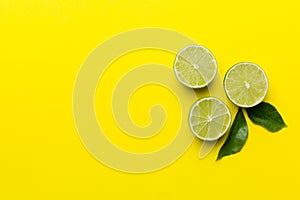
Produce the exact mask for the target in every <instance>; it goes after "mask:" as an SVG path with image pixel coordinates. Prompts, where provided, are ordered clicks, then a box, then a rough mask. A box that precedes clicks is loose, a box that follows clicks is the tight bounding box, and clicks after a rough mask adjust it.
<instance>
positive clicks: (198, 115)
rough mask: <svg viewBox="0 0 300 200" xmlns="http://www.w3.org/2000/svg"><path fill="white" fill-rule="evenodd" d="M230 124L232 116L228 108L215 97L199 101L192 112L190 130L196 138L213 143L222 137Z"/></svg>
mask: <svg viewBox="0 0 300 200" xmlns="http://www.w3.org/2000/svg"><path fill="white" fill-rule="evenodd" d="M230 123H231V114H230V111H229V109H228V107H227V106H226V104H225V103H224V102H223V101H221V100H220V99H218V98H215V97H205V98H202V99H199V100H198V101H196V102H195V103H194V105H193V106H192V108H191V110H190V115H189V125H190V129H191V131H192V132H193V134H194V135H195V136H196V137H198V138H200V139H202V140H204V141H213V140H217V139H219V138H220V137H222V136H223V135H224V134H225V133H226V131H227V130H228V128H229V125H230Z"/></svg>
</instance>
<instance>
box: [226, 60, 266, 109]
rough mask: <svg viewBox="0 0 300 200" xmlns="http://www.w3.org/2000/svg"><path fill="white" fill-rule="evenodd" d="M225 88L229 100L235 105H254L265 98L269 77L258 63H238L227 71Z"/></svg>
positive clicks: (246, 106) (245, 106)
mask: <svg viewBox="0 0 300 200" xmlns="http://www.w3.org/2000/svg"><path fill="white" fill-rule="evenodd" d="M247 84H248V85H247ZM247 86H248V87H250V86H251V89H247ZM224 89H225V93H226V95H227V97H228V98H229V100H230V101H231V102H232V103H234V104H235V105H237V106H239V107H244V108H248V107H253V106H256V105H257V104H259V103H260V102H262V101H263V100H264V98H265V96H266V94H267V91H268V79H267V76H266V73H265V72H264V70H263V69H262V68H260V67H259V66H258V65H257V64H255V63H251V62H242V63H237V64H236V65H234V66H232V67H231V68H230V69H229V70H228V72H227V73H226V75H225V78H224Z"/></svg>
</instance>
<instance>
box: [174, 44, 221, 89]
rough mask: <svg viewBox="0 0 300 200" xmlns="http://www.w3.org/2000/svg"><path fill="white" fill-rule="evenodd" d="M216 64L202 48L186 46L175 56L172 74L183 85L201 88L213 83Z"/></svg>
mask: <svg viewBox="0 0 300 200" xmlns="http://www.w3.org/2000/svg"><path fill="white" fill-rule="evenodd" d="M217 69H218V66H217V62H216V59H215V57H214V56H213V54H212V53H211V52H210V51H209V50H208V49H207V48H205V47H204V46H200V45H196V44H194V45H188V46H186V47H185V48H183V49H181V50H180V51H179V52H178V54H177V55H176V59H175V62H174V72H175V75H176V77H177V79H178V80H179V82H181V83H182V84H183V85H185V86H187V87H190V88H203V87H205V86H207V85H208V84H209V83H211V82H212V81H213V79H214V78H215V76H216V73H217Z"/></svg>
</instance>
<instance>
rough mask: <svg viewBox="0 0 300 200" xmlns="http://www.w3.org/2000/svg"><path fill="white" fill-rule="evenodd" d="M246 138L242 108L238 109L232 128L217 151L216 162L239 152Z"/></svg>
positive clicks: (246, 129)
mask: <svg viewBox="0 0 300 200" xmlns="http://www.w3.org/2000/svg"><path fill="white" fill-rule="evenodd" d="M247 138H248V126H247V122H246V120H245V117H244V114H243V110H242V108H239V110H238V112H237V114H236V116H235V119H234V121H233V124H232V127H231V129H230V131H229V136H228V138H227V139H226V141H225V143H224V144H223V146H222V147H221V149H220V151H219V155H218V158H217V160H220V159H221V158H223V157H224V156H228V155H231V154H235V153H237V152H239V151H240V150H241V149H242V148H243V146H244V144H245V142H246V140H247Z"/></svg>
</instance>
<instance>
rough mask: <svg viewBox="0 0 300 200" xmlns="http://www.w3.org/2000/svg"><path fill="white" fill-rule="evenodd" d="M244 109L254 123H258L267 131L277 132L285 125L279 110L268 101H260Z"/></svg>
mask: <svg viewBox="0 0 300 200" xmlns="http://www.w3.org/2000/svg"><path fill="white" fill-rule="evenodd" d="M246 110H247V113H248V117H249V118H250V120H251V121H252V122H253V123H254V124H257V125H260V126H262V127H264V128H266V129H267V130H268V131H271V132H277V131H279V130H281V129H282V128H284V127H286V124H285V123H284V121H283V119H282V117H281V115H280V114H279V112H278V111H277V110H276V108H275V107H274V106H272V105H271V104H269V103H266V102H261V103H260V104H258V105H257V106H254V107H252V108H247V109H246Z"/></svg>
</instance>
